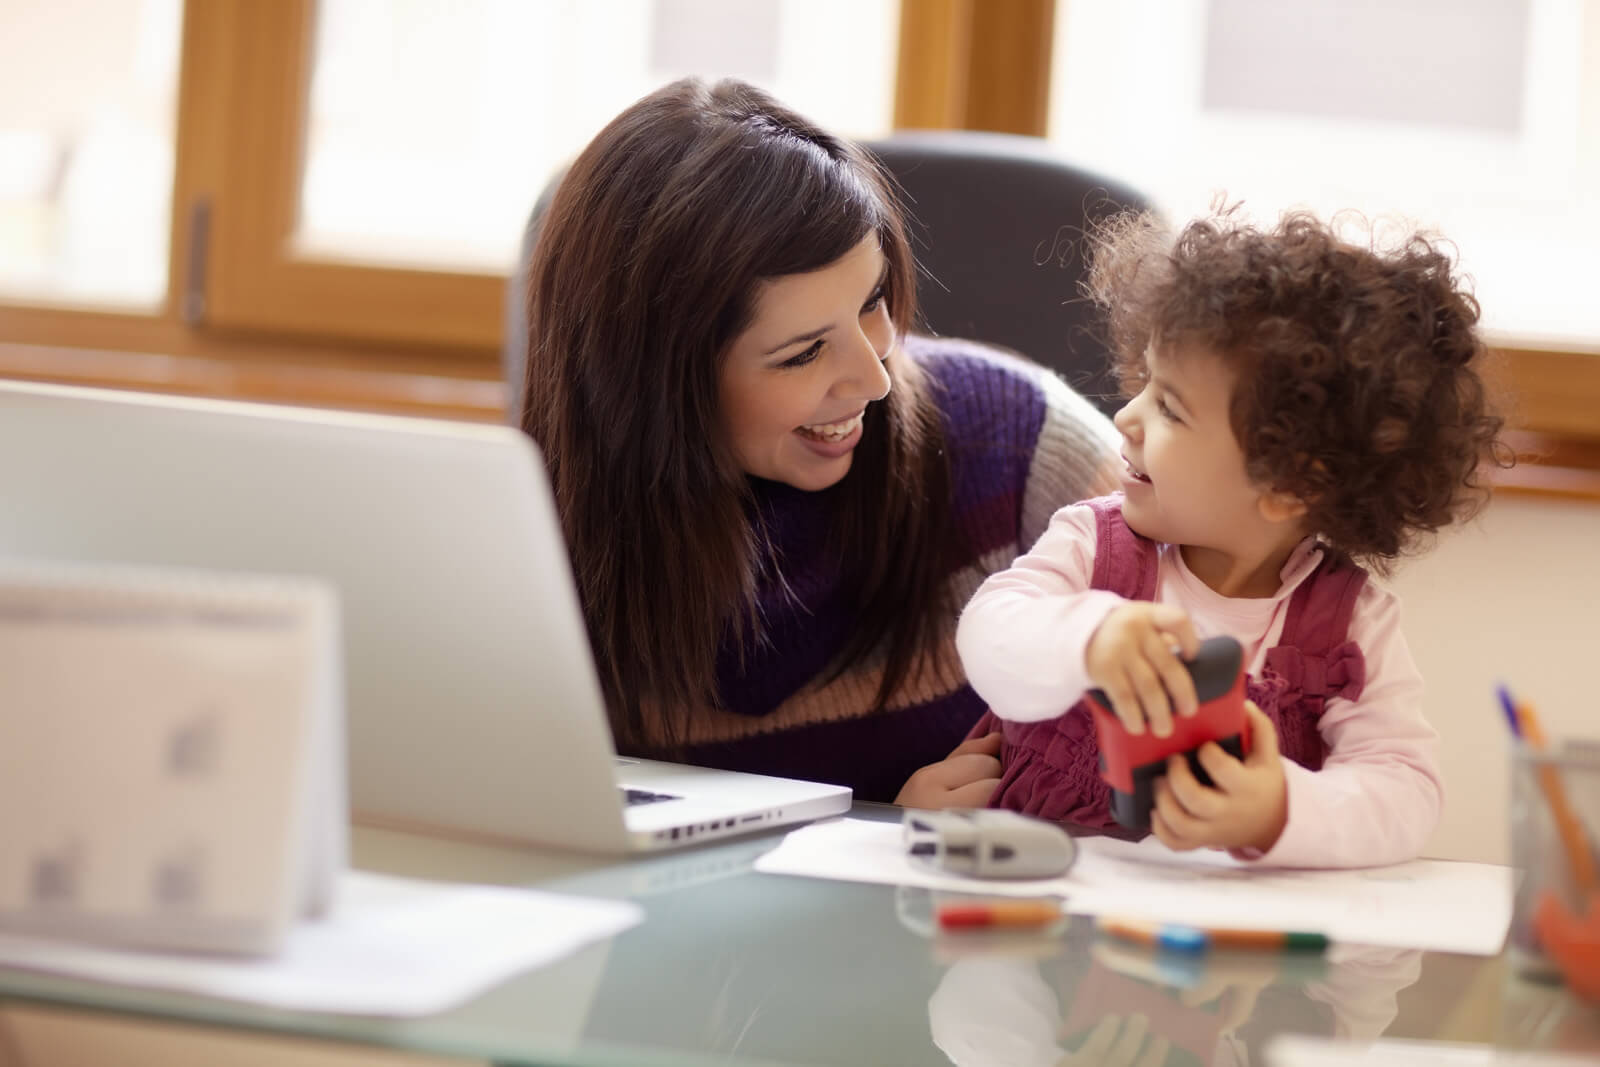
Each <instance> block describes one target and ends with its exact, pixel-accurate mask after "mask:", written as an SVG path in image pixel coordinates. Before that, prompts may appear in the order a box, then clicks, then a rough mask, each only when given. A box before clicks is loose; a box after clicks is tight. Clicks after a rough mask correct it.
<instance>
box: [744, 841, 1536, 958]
mask: <svg viewBox="0 0 1600 1067" xmlns="http://www.w3.org/2000/svg"><path fill="white" fill-rule="evenodd" d="M1078 844H1079V854H1078V860H1077V862H1076V863H1075V864H1074V865H1073V867H1072V869H1071V870H1070V871H1069V872H1068V873H1067V874H1066V875H1065V876H1063V877H1060V878H1049V879H1032V880H1026V881H1006V880H999V879H987V878H966V877H961V876H958V875H949V874H945V873H943V872H942V871H940V870H937V869H935V868H932V867H929V866H927V865H925V864H923V863H921V862H920V861H917V860H913V859H912V858H911V857H910V856H908V855H907V854H906V846H905V843H904V841H903V839H902V833H901V828H900V824H898V823H887V822H868V821H865V820H861V819H838V820H833V821H829V822H822V823H815V824H813V825H811V826H806V827H802V828H801V829H799V830H795V831H793V832H792V833H790V834H789V835H788V836H787V837H785V838H784V840H783V843H782V844H780V845H779V846H778V847H777V848H775V849H773V850H772V851H771V852H769V853H767V854H766V855H764V856H762V857H761V858H760V859H758V860H756V864H755V867H756V870H758V871H765V872H768V873H771V874H796V875H805V876H809V877H813V878H834V879H839V880H842V881H849V882H879V883H883V884H886V885H910V886H921V887H923V888H927V889H944V890H951V891H955V892H965V893H984V894H990V895H1004V896H1033V897H1038V896H1058V897H1062V898H1063V899H1064V907H1065V908H1066V910H1067V911H1069V912H1073V913H1075V914H1080V915H1115V916H1118V917H1120V918H1127V919H1141V920H1147V921H1154V922H1168V923H1182V924H1186V925H1193V926H1213V927H1236V928H1240V929H1251V930H1312V931H1317V932H1320V933H1324V934H1327V935H1328V937H1330V938H1332V939H1334V940H1336V941H1345V942H1349V943H1352V944H1363V945H1383V946H1392V947H1396V948H1420V949H1427V950H1429V951H1433V952H1463V953H1468V954H1471V955H1477V956H1492V955H1494V954H1495V953H1497V952H1499V951H1500V946H1501V944H1502V943H1503V942H1504V941H1505V935H1506V929H1507V927H1508V926H1509V925H1510V922H1511V870H1510V869H1509V868H1506V867H1496V866H1492V865H1489V864H1483V863H1448V862H1443V861H1439V860H1414V861H1412V862H1410V863H1402V864H1397V865H1395V866H1393V867H1374V868H1367V869H1361V870H1348V871H1309V870H1281V869H1275V868H1268V867H1251V866H1250V865H1249V864H1245V863H1241V862H1239V861H1237V860H1234V859H1232V858H1231V857H1229V856H1227V855H1226V854H1224V853H1221V852H1212V851H1206V852H1185V853H1178V852H1173V851H1172V850H1170V849H1168V848H1167V847H1166V846H1165V845H1162V844H1161V843H1160V842H1159V841H1157V840H1155V839H1154V838H1147V839H1145V840H1144V841H1140V842H1137V843H1134V842H1129V841H1117V840H1113V839H1111V838H1104V837H1091V838H1083V839H1080V840H1079V842H1078Z"/></svg>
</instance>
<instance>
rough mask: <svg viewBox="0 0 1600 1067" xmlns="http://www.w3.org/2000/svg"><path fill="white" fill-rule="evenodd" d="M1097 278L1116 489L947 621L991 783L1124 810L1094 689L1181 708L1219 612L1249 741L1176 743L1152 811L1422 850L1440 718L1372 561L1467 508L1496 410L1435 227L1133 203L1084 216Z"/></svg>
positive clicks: (1163, 828)
mask: <svg viewBox="0 0 1600 1067" xmlns="http://www.w3.org/2000/svg"><path fill="white" fill-rule="evenodd" d="M1090 289H1091V294H1092V296H1093V297H1094V299H1095V300H1096V301H1097V302H1098V303H1099V304H1100V305H1102V306H1103V307H1104V308H1105V309H1106V310H1107V312H1108V314H1109V319H1110V332H1111V339H1112V343H1113V348H1114V351H1115V353H1116V356H1115V358H1116V360H1117V364H1118V372H1119V375H1120V377H1121V380H1122V382H1123V385H1124V389H1125V391H1126V392H1128V393H1130V394H1131V396H1132V399H1130V400H1129V401H1128V403H1127V406H1126V407H1124V408H1123V409H1122V410H1121V411H1120V412H1118V414H1117V416H1116V419H1115V422H1116V425H1117V428H1118V430H1119V431H1121V434H1122V446H1123V460H1124V462H1125V464H1126V468H1125V470H1124V471H1123V475H1122V482H1123V486H1122V492H1120V493H1118V494H1116V495H1113V496H1110V497H1105V498H1101V499H1098V500H1092V501H1088V502H1085V503H1081V504H1075V505H1072V506H1069V507H1065V508H1062V509H1061V510H1060V511H1058V512H1057V513H1056V514H1055V516H1054V517H1053V519H1052V520H1051V523H1050V526H1049V527H1048V529H1047V530H1046V532H1045V533H1044V535H1043V536H1042V537H1041V538H1040V539H1039V541H1038V542H1037V543H1036V544H1035V545H1034V546H1033V548H1032V549H1031V550H1030V551H1029V552H1028V553H1027V554H1025V555H1023V556H1022V557H1020V558H1019V559H1017V561H1016V562H1015V563H1014V564H1013V565H1012V566H1011V567H1010V568H1009V569H1007V570H1005V571H1002V572H1000V573H998V574H995V575H993V576H992V577H990V578H989V579H988V580H987V581H986V582H985V583H984V584H983V585H982V587H980V588H979V590H978V592H977V594H976V595H975V596H974V597H973V599H972V601H971V603H970V604H969V605H968V606H967V608H966V610H965V612H964V613H963V615H962V618H961V623H960V628H959V631H958V634H957V647H958V649H959V651H960V653H961V658H962V662H963V664H964V665H965V667H966V670H967V674H968V677H969V679H970V680H971V683H972V685H973V687H974V688H975V689H976V690H977V692H978V694H979V695H980V696H982V697H983V698H984V699H985V700H986V701H987V702H988V703H989V705H990V707H991V709H992V711H991V712H990V713H989V714H987V715H985V717H984V719H983V721H981V722H980V723H979V724H978V725H977V727H975V728H974V730H973V735H974V736H981V735H984V734H986V733H988V732H989V731H991V730H994V729H999V730H1001V732H1002V734H1003V739H1002V743H1001V763H1002V767H1003V771H1002V776H1001V779H1000V784H999V785H998V786H997V787H996V789H995V792H994V795H993V797H992V799H991V800H990V804H991V805H992V806H996V807H1005V808H1010V809H1013V810H1018V811H1023V812H1027V813H1030V814H1034V815H1038V816H1041V817H1044V818H1049V819H1055V820H1060V821H1064V822H1070V823H1075V824H1079V825H1086V826H1089V827H1096V828H1103V829H1113V827H1114V824H1113V823H1112V821H1111V817H1110V814H1109V808H1108V804H1109V792H1108V790H1109V787H1108V786H1107V785H1106V784H1105V783H1104V782H1103V781H1102V780H1101V779H1100V777H1099V775H1098V774H1097V768H1096V758H1097V749H1096V743H1095V735H1094V729H1093V725H1092V722H1091V719H1090V716H1089V714H1088V712H1087V710H1086V709H1085V708H1083V707H1081V706H1077V705H1079V703H1080V700H1081V698H1082V696H1083V694H1084V692H1085V691H1086V690H1087V689H1089V688H1091V687H1095V686H1098V687H1100V688H1102V689H1104V690H1105V691H1106V693H1107V694H1108V695H1109V697H1110V698H1111V702H1112V704H1113V709H1114V711H1115V713H1116V715H1117V716H1118V718H1119V719H1120V720H1121V721H1122V722H1123V724H1124V725H1125V726H1126V727H1127V728H1128V729H1129V730H1131V731H1133V732H1135V733H1138V732H1141V731H1142V730H1144V729H1149V730H1151V731H1153V732H1154V733H1155V734H1156V735H1157V736H1165V735H1167V734H1169V733H1170V732H1171V730H1172V721H1173V720H1172V716H1173V715H1174V714H1176V715H1187V714H1193V713H1194V711H1195V707H1196V700H1195V692H1194V688H1193V684H1192V682H1191V681H1190V679H1189V676H1188V673H1187V671H1185V669H1184V668H1183V665H1182V663H1181V661H1180V658H1179V657H1180V656H1182V657H1185V658H1187V657H1189V656H1192V655H1193V654H1194V652H1195V650H1196V648H1197V647H1198V644H1199V640H1200V639H1201V638H1202V637H1207V636H1211V635H1213V634H1224V633H1225V634H1230V635H1232V636H1233V637H1235V638H1237V639H1238V640H1239V641H1240V643H1241V644H1242V645H1243V646H1244V650H1245V662H1246V665H1247V669H1248V670H1249V672H1250V680H1249V683H1248V694H1249V697H1250V701H1249V703H1248V705H1247V712H1248V714H1249V716H1250V724H1251V725H1250V728H1251V731H1252V734H1251V736H1252V751H1251V752H1250V753H1249V755H1248V756H1246V757H1245V758H1244V759H1243V760H1240V759H1236V758H1235V757H1234V756H1232V755H1231V754H1229V753H1227V752H1226V751H1224V750H1223V749H1222V748H1221V747H1219V746H1218V745H1216V744H1208V745H1206V746H1205V747H1204V748H1202V749H1201V750H1200V752H1199V754H1198V758H1199V761H1200V764H1201V766H1203V767H1204V768H1205V770H1206V772H1207V773H1208V774H1209V776H1210V778H1211V780H1212V784H1211V785H1203V784H1202V783H1201V780H1200V779H1199V778H1198V777H1197V776H1196V775H1195V774H1193V773H1192V772H1191V771H1190V769H1189V766H1188V764H1187V762H1186V761H1185V760H1184V759H1183V758H1182V757H1173V758H1172V759H1171V760H1170V761H1169V764H1168V767H1167V772H1166V774H1165V775H1164V776H1163V777H1162V778H1161V779H1160V780H1159V781H1158V783H1157V785H1156V791H1155V798H1156V799H1155V807H1154V810H1153V812H1152V816H1151V825H1152V830H1153V832H1154V833H1155V835H1156V836H1157V837H1158V838H1159V839H1160V840H1161V841H1162V842H1164V843H1165V844H1166V845H1168V846H1170V847H1172V848H1174V849H1193V848H1208V847H1209V848H1220V849H1227V850H1230V851H1232V852H1233V854H1234V855H1235V856H1237V857H1239V858H1241V859H1248V860H1260V861H1262V862H1267V863H1271V864H1274V865H1281V866H1312V867H1345V866H1367V865H1376V864H1384V863H1393V862H1399V861H1401V860H1406V859H1410V858H1413V857H1415V856H1416V855H1417V854H1418V853H1419V852H1420V851H1421V849H1422V846H1423V843H1424V841H1425V840H1426V839H1427V837H1428V835H1429V833H1430V832H1431V831H1432V830H1433V828H1434V825H1435V823H1436V822H1437V820H1438V815H1439V808H1440V802H1441V795H1442V794H1441V786H1440V779H1439V772H1438V768H1437V766H1436V763H1435V755H1434V748H1435V743H1436V740H1437V735H1436V734H1435V733H1434V731H1433V730H1432V729H1431V728H1430V727H1429V726H1428V724H1427V722H1426V721H1424V719H1423V716H1422V679H1421V677H1420V675H1419V674H1418V672H1417V668H1416V666H1415V664H1414V663H1413V661H1412V659H1411V655H1410V652H1409V651H1408V650H1407V647H1406V642H1405V638H1404V637H1403V635H1402V634H1401V630H1400V607H1399V604H1398V602H1397V600H1396V598H1395V596H1394V595H1393V594H1392V593H1391V592H1389V591H1388V590H1386V589H1384V588H1383V587H1381V586H1379V585H1377V584H1376V583H1374V582H1371V581H1369V580H1368V571H1369V570H1371V571H1376V572H1377V573H1379V574H1386V573H1387V572H1388V571H1389V569H1390V567H1391V565H1392V564H1393V562H1394V561H1395V560H1396V559H1397V558H1399V557H1400V556H1402V555H1404V554H1407V553H1408V552H1411V551H1415V550H1416V549H1418V548H1420V547H1422V546H1423V545H1424V544H1425V543H1426V541H1427V540H1428V539H1429V538H1428V535H1430V534H1432V533H1434V532H1435V531H1437V530H1439V529H1441V528H1443V527H1445V526H1447V525H1449V524H1451V523H1453V522H1455V521H1457V520H1459V519H1462V518H1465V517H1467V516H1469V515H1471V514H1472V513H1474V512H1475V511H1476V510H1477V508H1478V507H1480V506H1481V505H1482V503H1483V500H1484V498H1485V496H1486V492H1485V487H1484V486H1483V484H1482V483H1481V482H1480V480H1479V469H1480V465H1481V464H1483V463H1484V462H1486V461H1493V462H1500V457H1501V455H1502V454H1503V453H1504V451H1505V449H1504V446H1503V445H1502V444H1501V443H1500V442H1499V440H1498V434H1499V430H1500V426H1501V420H1500V419H1499V418H1498V417H1496V416H1495V415H1494V414H1492V413H1491V412H1490V411H1489V410H1488V406H1487V403H1486V395H1485V394H1486V390H1485V386H1484V383H1483V381H1482V379H1481V378H1480V376H1479V372H1480V369H1481V365H1482V363H1483V359H1484V355H1485V350H1484V345H1483V342H1482V341H1481V340H1480V338H1479V336H1478V334H1477V331H1476V323H1477V320H1478V307H1477V304H1476V302H1475V301H1474V299H1473V297H1472V296H1471V295H1470V294H1469V293H1468V292H1467V291H1465V289H1464V288H1463V286H1462V285H1461V283H1460V282H1459V280H1458V279H1457V277H1456V276H1455V275H1454V273H1453V262H1452V260H1451V258H1450V257H1449V256H1447V255H1446V254H1445V253H1444V252H1443V251H1442V250H1441V249H1440V247H1438V246H1437V245H1436V244H1435V243H1433V242H1431V241H1430V240H1428V239H1427V238H1425V237H1423V236H1412V237H1410V238H1409V239H1408V240H1407V241H1406V243H1404V244H1403V245H1402V246H1401V247H1399V248H1398V249H1395V250H1390V251H1383V250H1378V249H1375V248H1369V247H1361V246H1357V245H1354V244H1351V243H1347V242H1346V241H1344V240H1342V239H1341V238H1340V237H1339V236H1338V235H1337V234H1336V232H1335V231H1334V229H1333V228H1332V227H1330V226H1328V225H1325V224H1323V223H1321V222H1319V221H1318V220H1316V219H1315V218H1313V217H1311V216H1309V215H1306V214H1300V213H1294V214H1289V215H1286V216H1284V217H1283V219H1282V220H1281V221H1280V222H1279V224H1278V225H1277V226H1276V227H1275V228H1271V229H1263V228H1257V227H1254V226H1252V225H1250V224H1248V223H1247V222H1245V221H1243V220H1242V219H1241V218H1240V217H1239V214H1238V212H1237V211H1221V212H1219V213H1217V214H1214V215H1213V216H1212V217H1209V218H1204V219H1200V220H1197V221H1194V222H1191V223H1190V224H1189V225H1188V226H1187V227H1186V228H1184V230H1183V231H1182V232H1181V233H1180V234H1178V236H1177V238H1176V240H1173V239H1172V237H1171V235H1170V234H1169V233H1167V232H1166V231H1164V230H1162V228H1161V227H1160V226H1159V224H1158V223H1157V222H1156V221H1155V220H1153V219H1152V218H1150V217H1148V216H1143V217H1134V218H1126V219H1123V220H1121V221H1120V222H1119V223H1118V224H1117V225H1115V226H1114V227H1112V228H1111V229H1110V230H1108V231H1107V232H1106V233H1105V234H1102V235H1101V236H1100V238H1099V239H1098V247H1097V249H1096V256H1095V264H1094V271H1093V274H1092V277H1091V281H1090Z"/></svg>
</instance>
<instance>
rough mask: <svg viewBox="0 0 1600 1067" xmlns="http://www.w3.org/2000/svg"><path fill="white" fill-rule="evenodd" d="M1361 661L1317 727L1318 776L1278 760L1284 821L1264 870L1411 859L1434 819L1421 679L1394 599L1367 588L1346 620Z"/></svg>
mask: <svg viewBox="0 0 1600 1067" xmlns="http://www.w3.org/2000/svg"><path fill="white" fill-rule="evenodd" d="M1349 636H1350V640H1352V641H1354V642H1355V643H1356V645H1357V646H1358V647H1360V649H1361V651H1362V654H1363V655H1364V657H1365V659H1366V678H1367V680H1366V685H1365V687H1364V688H1363V690H1362V693H1361V696H1360V697H1359V698H1358V699H1356V700H1353V701H1352V700H1345V699H1342V698H1334V699H1332V700H1330V701H1328V705H1327V707H1326V708H1325V709H1324V710H1323V713H1322V721H1321V723H1320V725H1319V728H1320V730H1321V732H1322V738H1323V740H1324V742H1326V744H1327V746H1328V757H1327V759H1326V760H1324V761H1323V766H1322V770H1320V771H1309V770H1307V769H1306V768H1304V767H1301V766H1300V765H1299V764H1297V763H1293V762H1291V761H1289V760H1285V761H1284V764H1283V769H1284V777H1285V780H1286V783H1287V786H1288V821H1287V823H1286V824H1285V826H1284V830H1283V834H1282V836H1281V837H1279V838H1278V841H1277V843H1276V844H1275V845H1273V847H1272V848H1271V849H1269V850H1268V851H1267V852H1266V853H1265V854H1264V855H1262V856H1260V859H1261V860H1262V862H1265V863H1271V864H1274V865H1279V866H1296V867H1302V866H1303V867H1364V866H1376V865H1379V864H1385V863H1399V862H1402V861H1404V860H1410V859H1415V858H1416V857H1417V856H1418V855H1419V854H1420V853H1421V852H1422V847H1423V845H1424V844H1425V843H1426V842H1427V839H1428V835H1429V834H1431V833H1432V832H1433V828H1434V826H1435V825H1437V823H1438V821H1439V808H1440V805H1441V802H1442V798H1443V784H1442V782H1441V780H1440V776H1439V767H1438V763H1437V757H1436V752H1435V749H1436V745H1437V742H1438V734H1436V733H1435V732H1434V730H1433V728H1432V727H1431V726H1429V725H1428V723H1427V721H1426V720H1424V719H1423V717H1422V676H1421V675H1420V674H1419V673H1418V672H1417V667H1416V664H1415V663H1414V662H1413V661H1412V659H1411V652H1410V650H1409V649H1408V648H1407V647H1406V641H1405V637H1404V635H1403V634H1402V633H1401V630H1400V604H1399V601H1398V600H1397V599H1396V598H1395V596H1394V594H1392V593H1390V592H1388V591H1387V590H1384V589H1381V588H1379V587H1378V586H1377V585H1375V584H1374V583H1372V582H1370V581H1369V582H1368V583H1367V584H1366V586H1365V587H1364V588H1363V589H1362V591H1361V596H1360V598H1359V599H1358V600H1357V602H1356V609H1355V612H1354V614H1353V616H1352V618H1351V620H1350V635H1349Z"/></svg>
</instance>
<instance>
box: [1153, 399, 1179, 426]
mask: <svg viewBox="0 0 1600 1067" xmlns="http://www.w3.org/2000/svg"><path fill="white" fill-rule="evenodd" d="M1156 410H1157V411H1159V412H1161V417H1162V418H1164V419H1166V420H1167V421H1168V422H1182V421H1183V420H1182V419H1180V418H1178V413H1177V412H1176V411H1173V410H1172V409H1171V408H1169V407H1167V402H1166V400H1164V399H1162V400H1157V401H1156Z"/></svg>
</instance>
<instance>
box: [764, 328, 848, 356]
mask: <svg viewBox="0 0 1600 1067" xmlns="http://www.w3.org/2000/svg"><path fill="white" fill-rule="evenodd" d="M831 329H833V324H832V323H829V324H828V325H826V326H824V327H822V328H821V329H817V330H809V331H807V332H806V333H797V334H795V335H794V336H793V337H791V338H789V339H788V340H787V341H785V342H783V344H781V345H777V346H776V347H773V348H769V349H767V350H766V351H765V352H763V353H762V355H764V356H775V355H777V354H778V353H779V352H782V351H783V350H784V349H785V348H788V347H789V346H790V345H797V344H799V343H800V342H801V341H815V340H816V339H817V338H819V337H821V336H822V335H823V334H825V333H827V332H828V331H829V330H831Z"/></svg>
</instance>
